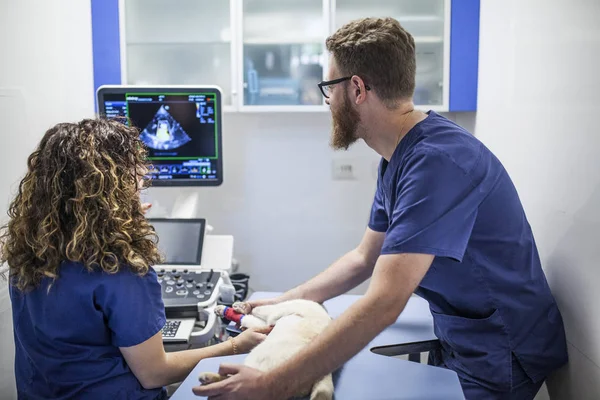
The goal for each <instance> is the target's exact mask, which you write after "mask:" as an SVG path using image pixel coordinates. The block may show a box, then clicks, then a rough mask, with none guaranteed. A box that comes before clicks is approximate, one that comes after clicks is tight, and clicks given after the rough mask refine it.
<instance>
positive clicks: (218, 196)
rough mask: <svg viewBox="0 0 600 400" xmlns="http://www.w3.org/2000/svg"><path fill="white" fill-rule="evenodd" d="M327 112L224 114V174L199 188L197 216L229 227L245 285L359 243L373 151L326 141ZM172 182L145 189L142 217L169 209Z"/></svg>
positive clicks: (274, 281)
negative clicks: (349, 168)
mask: <svg viewBox="0 0 600 400" xmlns="http://www.w3.org/2000/svg"><path fill="white" fill-rule="evenodd" d="M329 130H330V115H329V113H309V114H304V113H285V114H264V113H253V114H243V115H242V114H239V113H226V114H225V116H224V123H223V140H224V143H223V149H224V150H223V151H224V160H225V165H224V171H225V175H224V183H223V185H222V186H221V187H219V188H205V189H188V190H184V191H181V192H179V193H182V194H183V195H185V194H186V193H190V192H192V191H195V192H197V193H199V194H200V199H201V201H200V207H199V208H198V209H197V212H196V216H201V217H206V218H207V220H208V222H209V223H210V224H211V225H213V226H214V227H215V233H224V234H233V235H234V236H235V257H236V258H237V259H238V260H239V262H240V271H244V272H247V273H249V274H250V275H251V281H250V284H251V287H252V288H254V289H258V290H276V291H280V290H285V289H288V288H290V287H293V286H295V285H297V284H299V283H302V282H303V281H304V280H306V279H308V278H310V277H312V276H313V275H315V274H317V273H318V272H320V271H321V270H323V269H324V268H325V267H327V265H328V264H330V263H331V262H333V261H334V260H335V259H336V258H338V257H340V256H341V255H343V254H344V253H345V252H346V251H348V250H350V249H351V248H352V247H353V246H355V245H356V244H358V242H359V240H360V239H361V237H362V234H363V233H364V230H365V228H366V224H367V221H368V217H369V211H370V207H371V202H372V200H373V194H374V190H375V180H376V168H377V164H378V162H379V157H378V156H377V155H376V154H374V152H373V151H372V150H371V149H369V148H368V147H367V146H366V145H364V143H359V144H357V145H356V146H354V147H352V148H351V150H350V151H348V152H334V151H332V150H331V149H330V148H329V144H328V143H329ZM334 159H341V160H348V161H349V162H351V163H352V164H353V167H354V172H355V175H356V178H357V179H355V180H350V181H334V180H333V179H332V174H331V170H332V161H333V160H334ZM177 193H178V191H176V190H174V189H168V188H151V189H150V190H149V192H148V194H147V198H148V199H150V200H151V201H152V202H153V204H154V207H153V209H152V213H151V214H149V216H159V215H164V214H163V213H165V212H169V211H170V210H172V208H173V205H174V203H175V200H176V199H175V197H176V196H177Z"/></svg>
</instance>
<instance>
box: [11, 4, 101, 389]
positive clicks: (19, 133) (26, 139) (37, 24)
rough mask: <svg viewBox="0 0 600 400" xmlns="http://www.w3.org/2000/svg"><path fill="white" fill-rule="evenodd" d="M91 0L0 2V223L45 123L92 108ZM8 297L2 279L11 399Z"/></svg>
mask: <svg viewBox="0 0 600 400" xmlns="http://www.w3.org/2000/svg"><path fill="white" fill-rule="evenodd" d="M93 107H94V103H93V84H92V59H91V20H90V2H89V1H82V0H62V1H59V0H53V1H34V0H0V121H2V132H1V133H0V135H1V138H2V142H1V143H2V145H1V146H0V171H2V173H1V174H0V210H2V213H1V214H0V221H2V222H4V221H5V218H6V214H5V212H4V210H6V207H7V204H8V199H9V198H10V197H11V193H12V190H13V189H14V183H15V182H17V181H18V180H19V178H20V176H21V175H22V173H23V172H24V171H25V162H26V158H27V156H28V155H29V154H30V153H31V151H32V150H33V148H34V146H35V145H36V144H37V142H38V141H39V139H40V138H41V137H42V135H43V134H44V132H45V131H46V129H48V128H49V127H50V126H51V125H54V124H55V123H57V122H61V121H74V120H79V119H81V118H83V117H87V116H91V115H92V114H93ZM13 357H14V344H13V333H12V317H11V311H10V300H9V297H8V291H7V290H6V283H5V282H2V281H0V398H2V399H11V398H16V392H15V388H14V387H15V384H14V375H13Z"/></svg>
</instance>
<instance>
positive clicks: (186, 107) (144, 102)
mask: <svg viewBox="0 0 600 400" xmlns="http://www.w3.org/2000/svg"><path fill="white" fill-rule="evenodd" d="M194 100H196V101H194ZM127 108H128V110H127V113H128V116H129V118H130V119H131V121H132V123H133V124H134V125H135V126H137V127H138V128H139V129H141V130H142V131H141V134H140V138H141V139H142V140H143V141H144V143H145V144H146V146H148V148H149V151H150V154H149V158H150V159H151V160H152V159H155V158H158V159H160V158H162V157H186V158H210V157H215V156H216V155H217V154H216V153H217V148H216V133H215V121H214V119H213V118H214V117H213V116H212V114H213V113H214V110H213V109H212V106H211V104H210V102H207V101H206V99H205V98H204V97H200V96H198V97H197V98H194V97H190V95H169V96H167V95H152V96H149V95H132V94H128V100H127ZM200 110H202V111H203V112H202V113H200V112H199V111H200Z"/></svg>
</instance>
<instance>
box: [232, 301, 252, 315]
mask: <svg viewBox="0 0 600 400" xmlns="http://www.w3.org/2000/svg"><path fill="white" fill-rule="evenodd" d="M231 307H232V308H233V309H234V311H236V312H239V313H241V314H250V312H251V311H252V307H250V304H248V303H246V302H245V301H236V302H235V303H233V305H232V306H231Z"/></svg>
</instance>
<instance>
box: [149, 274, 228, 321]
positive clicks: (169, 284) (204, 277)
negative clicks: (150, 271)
mask: <svg viewBox="0 0 600 400" xmlns="http://www.w3.org/2000/svg"><path fill="white" fill-rule="evenodd" d="M157 275H158V282H159V283H160V285H161V287H162V298H163V302H164V304H165V312H166V314H167V318H195V317H197V316H198V308H199V307H200V308H202V307H205V306H210V305H212V303H214V302H216V300H217V298H218V287H217V286H218V283H219V278H220V277H221V274H220V273H219V272H214V271H212V270H210V271H188V270H187V269H184V270H178V269H172V270H168V271H167V270H164V269H161V270H158V271H157Z"/></svg>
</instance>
